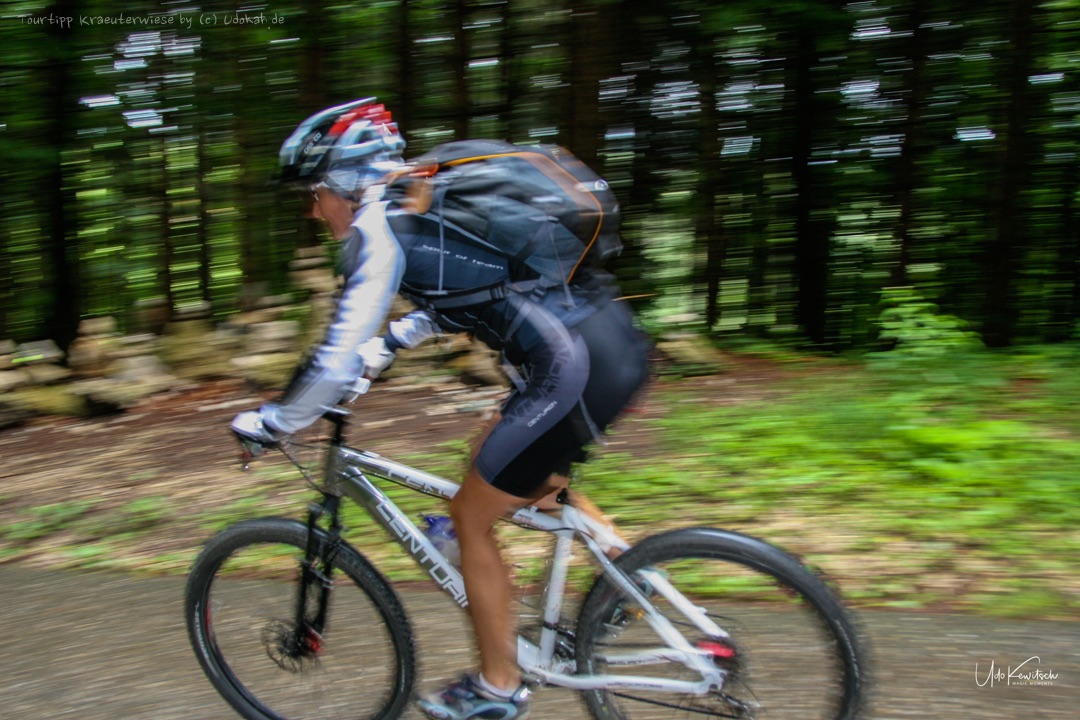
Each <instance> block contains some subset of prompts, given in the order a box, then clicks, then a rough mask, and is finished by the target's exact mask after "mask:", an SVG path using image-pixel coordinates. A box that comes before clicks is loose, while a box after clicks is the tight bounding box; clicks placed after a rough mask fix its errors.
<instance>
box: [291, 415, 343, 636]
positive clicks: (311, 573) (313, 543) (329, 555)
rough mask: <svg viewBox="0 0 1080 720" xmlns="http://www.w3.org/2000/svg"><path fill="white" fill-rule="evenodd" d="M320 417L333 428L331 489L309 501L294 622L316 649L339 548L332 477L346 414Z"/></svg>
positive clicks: (337, 501)
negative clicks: (323, 523)
mask: <svg viewBox="0 0 1080 720" xmlns="http://www.w3.org/2000/svg"><path fill="white" fill-rule="evenodd" d="M323 417H324V418H325V419H326V420H328V421H330V423H331V424H332V425H333V427H334V431H333V435H332V436H331V438H330V455H329V457H328V462H327V465H326V478H325V483H326V486H327V487H328V488H330V490H329V491H323V499H322V502H320V503H312V504H311V505H309V506H308V517H307V542H306V543H305V547H304V559H303V560H302V561H301V562H300V583H299V587H298V589H297V598H296V622H295V627H296V629H297V632H300V631H301V629H309V630H311V631H312V632H314V633H315V635H316V638H317V639H316V640H315V644H314V645H313V648H312V649H314V650H315V651H316V652H317V651H318V643H320V642H321V638H322V636H323V633H324V632H325V630H326V615H327V610H328V608H329V606H330V593H331V591H332V590H333V589H334V579H333V574H334V559H335V558H336V557H337V553H338V550H339V549H340V547H341V518H340V514H339V510H340V509H341V496H340V495H339V494H337V492H336V491H335V488H336V487H337V484H336V483H335V482H333V480H334V478H335V477H336V472H337V464H336V463H335V459H336V458H337V456H338V451H339V450H340V449H341V446H342V444H343V443H344V436H345V432H344V431H345V424H346V421H347V418H348V413H347V412H345V411H343V410H341V409H339V408H334V409H332V410H330V411H328V412H327V413H326V414H325V415H323ZM327 514H329V518H330V523H329V525H328V526H327V533H326V534H327V535H328V537H327V542H326V546H325V547H323V548H320V542H319V519H320V518H322V517H323V516H324V515H327ZM314 583H318V584H319V598H318V606H317V608H316V610H315V617H314V619H312V620H311V621H309V620H308V619H307V618H308V602H309V599H308V598H309V593H308V589H309V588H310V587H311V586H312V584H314Z"/></svg>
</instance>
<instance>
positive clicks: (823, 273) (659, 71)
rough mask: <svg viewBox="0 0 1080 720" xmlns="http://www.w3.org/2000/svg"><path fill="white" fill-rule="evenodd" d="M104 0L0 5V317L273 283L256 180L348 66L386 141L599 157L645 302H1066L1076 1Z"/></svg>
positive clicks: (274, 196)
mask: <svg viewBox="0 0 1080 720" xmlns="http://www.w3.org/2000/svg"><path fill="white" fill-rule="evenodd" d="M120 5H121V6H122V7H120V6H118V5H117V4H116V3H107V2H104V1H103V0H52V1H47V0H14V1H12V2H8V3H6V4H5V5H4V8H3V10H2V11H0V41H2V42H3V45H4V48H5V58H4V61H3V62H2V63H0V90H2V92H0V97H3V103H2V105H0V154H2V156H3V157H4V159H5V162H4V163H2V164H0V165H2V166H0V178H2V182H3V186H4V188H5V192H4V193H3V196H2V197H0V338H5V337H11V338H14V339H17V340H26V339H33V338H42V337H52V338H54V339H57V340H58V341H61V344H64V343H65V342H66V341H67V340H69V339H70V337H71V336H72V335H73V333H74V328H75V326H76V325H77V322H78V319H79V318H80V317H83V316H88V315H104V314H113V315H116V316H118V317H119V318H120V319H121V321H122V323H123V325H124V327H125V329H129V330H142V329H157V328H158V327H160V323H161V322H164V320H165V319H167V317H168V316H169V315H170V314H171V313H175V312H179V311H183V310H186V309H189V308H192V307H207V306H208V307H209V309H210V311H211V312H212V313H213V314H214V316H215V317H218V318H221V317H223V316H226V315H228V314H230V313H232V312H235V310H236V308H237V306H238V304H242V303H243V302H245V300H246V298H250V297H252V296H256V295H258V294H259V293H265V292H280V291H283V290H287V289H288V277H287V272H286V270H287V262H288V260H289V259H290V258H291V257H292V255H293V251H294V250H295V248H297V247H299V246H303V245H309V244H312V243H315V242H317V241H318V240H319V230H318V228H317V227H316V225H315V223H313V222H312V221H310V220H305V219H304V218H303V217H302V211H303V206H302V203H300V202H299V201H297V200H296V199H295V198H293V197H291V196H283V195H281V194H279V193H277V192H276V191H275V190H274V189H273V188H272V187H270V186H269V185H268V180H269V179H270V178H271V177H272V175H273V172H274V165H275V161H276V153H277V148H278V145H279V144H280V143H281V141H282V140H283V138H284V137H285V136H286V135H287V134H288V133H289V132H290V131H291V129H292V128H293V127H294V126H295V125H296V124H297V123H298V122H299V121H300V120H301V119H302V118H303V117H305V116H306V115H307V114H308V113H310V112H312V111H314V110H316V109H319V108H321V107H325V106H328V105H330V104H332V103H335V102H340V101H345V100H349V99H353V98H355V97H361V96H370V95H374V96H378V97H379V98H380V99H381V100H383V101H385V102H386V103H387V104H388V105H389V106H390V108H391V109H392V110H393V111H394V113H395V116H396V118H397V119H398V120H399V121H400V123H401V126H402V129H403V132H404V133H405V135H406V137H407V139H408V140H409V143H410V152H412V153H419V152H422V151H423V150H425V149H427V148H429V147H431V146H432V145H433V144H435V143H438V142H441V141H445V140H448V139H452V138H454V137H463V136H466V135H469V136H495V137H502V138H507V139H511V140H515V141H526V142H558V143H561V144H564V145H567V146H569V147H570V149H571V150H573V151H574V152H576V153H577V154H579V155H580V156H581V157H582V158H583V159H585V160H586V161H587V162H589V163H592V164H594V165H596V166H597V167H598V168H599V169H601V170H602V171H603V173H604V174H605V177H607V178H608V179H609V181H610V182H611V184H612V187H613V188H615V190H616V192H617V194H618V195H619V197H620V199H621V201H622V203H623V210H624V217H625V221H626V222H625V228H626V230H625V236H626V244H627V249H626V252H625V253H624V255H623V257H622V258H620V260H619V261H618V263H617V265H616V270H617V272H618V273H619V276H620V280H621V282H622V284H623V286H624V290H625V291H626V292H627V293H628V294H631V295H635V296H639V297H638V299H637V300H636V301H635V302H636V303H638V304H639V305H640V306H641V307H642V308H643V309H645V310H646V311H647V314H649V315H650V317H651V318H653V319H654V320H655V321H656V322H657V323H664V324H671V323H677V324H681V325H689V326H693V327H696V328H698V329H705V330H711V331H712V332H715V333H718V334H722V335H725V336H731V335H733V334H738V335H744V336H751V337H767V338H770V339H772V340H775V341H782V342H791V343H801V344H805V343H807V342H809V343H810V344H812V345H813V346H814V347H816V348H819V349H829V350H844V349H849V348H873V347H876V346H877V343H878V340H879V338H878V337H877V333H878V330H879V326H878V325H877V324H876V323H875V318H876V317H877V315H878V302H879V300H878V298H879V296H880V293H881V291H882V289H885V288H890V287H906V286H911V287H914V288H915V289H916V290H917V291H918V292H919V293H920V295H921V296H922V297H925V298H926V299H927V300H928V301H929V302H933V303H934V304H936V305H938V306H940V307H941V308H942V313H943V314H948V315H950V316H954V317H957V318H962V319H963V320H964V321H965V322H966V323H968V327H969V328H970V329H971V331H973V332H977V333H978V334H979V335H980V336H981V337H982V339H983V341H984V342H985V343H986V344H988V345H991V346H1002V345H1007V344H1013V343H1023V342H1032V341H1036V342H1043V341H1054V342H1058V341H1063V340H1068V339H1069V338H1070V337H1073V336H1074V333H1075V331H1076V322H1077V317H1078V315H1080V269H1078V268H1080V195H1078V193H1080V140H1078V139H1077V138H1078V137H1080V136H1078V134H1077V132H1076V129H1077V127H1078V124H1080V75H1078V72H1080V71H1078V70H1077V68H1078V67H1080V64H1078V61H1080V49H1078V48H1080V43H1078V42H1077V40H1078V39H1080V8H1078V6H1077V4H1076V3H1075V2H1041V3H983V4H981V5H963V6H959V5H955V4H944V5H941V4H938V5H932V4H930V3H928V2H926V1H925V0H903V1H901V2H898V3H882V2H878V1H877V0H872V1H871V2H860V3H849V4H846V5H845V4H839V5H838V4H834V3H825V2H808V3H807V2H781V3H780V4H778V5H774V6H770V7H769V8H768V9H763V8H762V7H761V6H760V5H759V4H755V3H750V2H735V3H724V4H715V3H714V4H705V5H702V4H701V3H692V2H689V1H688V0H673V1H672V2H669V3H664V4H661V5H650V4H648V3H637V2H630V1H629V0H616V1H610V0H587V1H586V2H580V3H571V4H567V3H563V2H549V1H547V0H511V2H506V3H450V2H446V1H445V0H389V1H388V2H379V3H360V4H355V3H354V4H330V5H325V4H323V5H320V4H317V3H313V2H309V1H307V0H260V1H258V2H252V3H246V4H244V5H243V7H240V6H238V5H236V4H235V3H232V2H224V1H223V0H207V1H206V2H202V3H199V4H195V5H191V4H189V5H183V4H181V5H177V4H175V3H162V2H160V1H159V0H131V1H130V2H126V3H122V4H120ZM50 16H53V17H68V16H70V17H72V18H73V24H72V26H70V27H62V26H58V25H57V24H55V23H54V24H48V23H47V20H48V18H49V17H50ZM122 17H126V18H127V20H125V21H124V22H122V23H121V22H96V21H95V19H102V20H111V21H116V20H117V19H118V18H122ZM240 20H248V21H257V22H244V23H240V22H238V21H240ZM245 287H246V289H245Z"/></svg>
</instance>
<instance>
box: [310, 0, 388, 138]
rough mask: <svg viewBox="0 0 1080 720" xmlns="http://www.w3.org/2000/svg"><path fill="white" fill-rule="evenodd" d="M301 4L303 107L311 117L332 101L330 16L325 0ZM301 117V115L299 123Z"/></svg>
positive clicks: (314, 0)
mask: <svg viewBox="0 0 1080 720" xmlns="http://www.w3.org/2000/svg"><path fill="white" fill-rule="evenodd" d="M403 2H404V0H403ZM300 7H301V15H300V22H299V23H298V25H299V34H300V40H301V46H300V105H301V107H300V110H301V113H302V114H303V115H304V117H308V116H310V115H313V114H314V113H316V112H318V111H319V110H322V109H323V108H324V107H326V106H327V105H329V103H328V101H327V98H326V87H327V82H326V48H327V46H328V43H326V42H324V40H325V39H326V36H325V31H324V28H325V27H326V17H325V11H324V8H323V3H321V2H319V0H302V2H301V5H300ZM301 119H303V118H297V121H296V122H297V124H298V125H299V124H300V120H301Z"/></svg>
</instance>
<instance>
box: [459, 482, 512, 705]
mask: <svg viewBox="0 0 1080 720" xmlns="http://www.w3.org/2000/svg"><path fill="white" fill-rule="evenodd" d="M527 502H528V501H527V500H525V499H523V498H520V497H517V496H515V495H511V494H510V493H506V492H503V491H502V490H499V489H497V488H495V487H493V486H492V485H490V484H489V483H488V482H487V481H486V480H484V478H483V477H482V476H481V475H480V473H479V472H478V471H477V470H476V468H475V467H473V468H471V469H470V470H469V472H468V474H467V475H466V476H465V481H464V482H463V483H462V485H461V489H460V490H459V491H458V493H457V495H456V496H455V497H454V500H453V502H451V504H450V515H451V518H452V519H453V522H454V529H455V532H456V533H457V536H458V542H460V543H461V573H462V576H463V577H464V578H465V588H466V591H467V593H468V597H469V614H470V616H471V617H472V619H473V628H474V630H475V632H476V639H477V645H478V647H479V650H480V666H481V671H482V672H483V675H484V677H485V678H486V679H487V680H488V681H489V682H491V683H492V684H493V685H495V686H497V687H499V688H503V689H512V688H515V687H517V685H518V684H520V682H521V676H520V673H519V672H518V666H517V644H516V642H515V637H514V631H515V627H516V618H515V616H514V611H513V604H512V603H513V589H512V585H511V581H510V571H509V569H508V568H507V567H506V565H505V563H504V562H503V559H502V554H501V553H500V552H499V546H498V543H497V542H496V538H495V533H494V525H495V521H496V520H498V519H499V518H500V517H502V516H504V515H509V514H511V513H513V512H514V511H515V510H517V509H518V508H520V507H522V506H524V505H525V504H526V503H527Z"/></svg>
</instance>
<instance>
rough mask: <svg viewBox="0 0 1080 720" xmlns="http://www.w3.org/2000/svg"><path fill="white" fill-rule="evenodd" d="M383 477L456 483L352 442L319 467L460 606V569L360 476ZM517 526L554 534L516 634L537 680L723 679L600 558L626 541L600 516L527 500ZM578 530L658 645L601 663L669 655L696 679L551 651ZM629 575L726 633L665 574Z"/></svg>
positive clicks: (709, 683) (628, 684) (639, 684)
mask: <svg viewBox="0 0 1080 720" xmlns="http://www.w3.org/2000/svg"><path fill="white" fill-rule="evenodd" d="M369 475H370V476H374V477H379V478H384V479H386V480H389V481H391V482H395V483H397V484H399V485H403V486H405V487H408V488H411V489H413V490H417V491H419V492H422V493H425V494H427V495H433V496H435V497H439V498H443V499H444V500H450V499H451V498H453V497H454V495H455V494H456V493H457V491H458V485H457V484H456V483H454V482H451V481H449V480H445V479H443V478H441V477H438V476H435V475H431V474H430V473H426V472H423V471H422V470H417V469H415V468H411V467H409V466H407V465H403V464H401V463H398V462H394V461H392V460H389V459H387V458H384V457H382V456H380V455H377V454H375V453H371V452H366V451H360V450H353V449H350V448H347V447H345V446H342V445H337V446H332V449H331V454H330V463H329V464H328V466H327V469H326V486H327V491H328V492H330V493H332V494H337V495H342V494H343V495H346V496H348V497H349V498H351V499H352V500H354V501H355V502H356V503H357V504H359V505H360V506H361V507H363V508H364V509H366V510H367V512H368V513H369V514H370V515H371V517H373V518H374V519H375V520H376V522H378V523H379V524H380V525H382V527H383V528H385V529H386V531H387V532H389V533H390V535H391V536H392V537H393V538H394V539H395V540H396V541H397V542H398V543H399V544H400V545H401V547H402V548H404V550H405V551H406V552H407V553H408V554H409V555H410V556H412V558H413V559H414V560H415V561H416V562H417V564H419V565H420V567H422V568H423V569H424V570H425V571H426V572H427V573H428V575H430V576H431V578H432V579H433V580H434V581H435V583H436V584H437V585H438V586H439V587H440V588H442V589H443V590H444V591H445V592H446V593H447V594H448V595H450V597H452V598H453V599H454V601H455V602H456V603H457V604H458V605H460V606H461V607H462V608H466V607H468V604H469V603H468V600H467V599H466V596H465V582H464V580H463V578H462V576H461V573H460V572H458V570H457V569H456V568H455V567H454V566H453V565H451V564H450V562H449V561H448V560H447V559H446V557H444V556H443V554H442V553H441V552H439V550H438V549H437V548H436V547H435V545H434V544H433V543H432V542H431V540H429V539H428V538H427V536H426V535H424V533H423V532H422V531H421V530H420V529H419V528H418V527H417V526H416V525H415V524H414V523H413V522H412V521H410V520H409V518H408V517H407V516H406V515H405V513H404V512H402V510H401V509H400V508H399V507H398V506H397V505H396V504H395V503H394V502H393V501H392V500H391V499H390V498H388V497H387V496H386V495H385V494H384V493H383V492H382V491H381V490H380V489H379V488H378V487H376V486H375V485H374V484H373V483H372V482H371V480H370V479H369V478H368V476H369ZM510 520H511V521H512V522H514V523H515V524H517V525H520V526H521V527H524V528H529V529H532V530H541V531H544V532H548V533H552V534H553V535H555V537H556V541H555V551H554V555H553V558H552V562H551V569H550V573H549V576H548V579H547V585H546V588H545V590H544V598H543V604H542V617H543V625H542V629H541V632H540V638H539V645H535V644H533V643H531V642H529V641H528V640H526V639H525V638H523V637H519V638H518V665H519V666H520V667H521V669H522V671H523V672H525V673H528V674H530V675H532V676H534V677H536V678H537V679H539V680H540V681H541V682H544V683H546V684H549V685H555V686H558V687H565V688H570V689H573V690H613V689H635V690H652V691H661V692H671V693H692V694H697V695H704V694H706V693H708V692H710V691H711V690H720V689H722V688H723V686H724V681H725V679H726V672H725V671H724V670H722V669H721V668H719V667H717V665H716V663H714V662H713V658H712V656H711V655H710V654H709V653H708V652H706V651H704V650H700V649H698V648H696V647H695V646H694V645H693V644H692V643H691V642H689V641H688V640H687V639H686V638H685V637H684V636H683V634H682V633H681V632H679V631H678V630H677V629H676V628H675V626H674V625H673V624H672V623H671V621H669V620H668V619H667V618H666V617H665V616H664V615H662V614H661V613H660V612H659V611H658V610H657V609H656V608H655V607H654V606H653V604H652V603H651V602H650V601H649V597H648V596H646V595H645V593H643V592H642V591H641V589H640V588H639V586H638V585H637V584H635V582H634V581H633V580H631V579H630V578H629V577H628V576H627V575H626V574H625V573H623V572H622V571H621V570H619V568H618V567H616V566H615V565H614V563H612V562H611V560H609V559H608V553H609V552H610V551H611V550H620V551H626V550H629V549H630V546H629V545H628V544H627V543H626V542H625V541H623V540H622V539H621V538H619V537H618V536H617V535H616V534H615V533H614V532H612V530H611V529H610V528H609V527H608V526H607V525H605V524H604V523H602V522H599V521H597V520H595V519H593V518H591V517H589V516H588V515H586V514H585V513H582V512H580V511H579V510H577V509H575V508H574V507H572V506H570V505H563V507H562V513H561V515H559V516H555V515H551V514H548V513H545V512H542V511H540V510H538V509H537V508H535V507H526V508H522V509H521V510H518V511H517V512H516V513H514V515H513V516H512V517H511V518H510ZM575 537H577V538H580V539H581V541H582V542H583V543H584V544H585V546H586V547H587V548H588V549H589V551H590V552H591V553H592V555H593V556H594V557H595V558H596V561H597V563H598V564H599V565H600V567H601V569H602V571H603V573H604V574H605V575H606V576H607V578H608V579H609V580H610V581H611V582H612V583H613V584H614V585H615V586H616V587H617V588H618V589H619V590H620V591H621V592H622V593H623V594H624V595H625V596H626V597H628V598H630V599H632V600H633V601H634V602H635V603H637V605H638V606H640V607H641V609H642V612H643V613H644V618H645V620H646V622H648V624H649V626H650V627H651V628H652V630H653V631H654V632H655V633H656V635H657V638H658V640H659V641H660V642H659V643H658V646H657V647H655V648H647V649H641V650H637V651H634V652H625V653H609V654H606V655H604V656H603V660H604V661H605V663H606V664H607V666H608V667H620V666H627V667H629V666H647V665H658V664H665V663H672V662H677V663H681V664H683V665H685V666H686V667H687V668H689V669H691V670H694V671H696V672H697V673H698V674H699V675H700V679H699V680H689V681H688V680H675V679H667V678H656V677H647V676H637V675H578V674H576V663H575V661H574V660H573V659H566V658H558V657H556V654H555V648H556V642H557V639H558V630H557V628H556V624H557V622H558V620H559V617H560V612H561V608H562V603H563V598H564V596H565V592H566V577H567V572H568V569H569V564H570V553H571V546H572V544H573V541H574V538H575ZM637 576H638V577H639V578H640V579H641V581H643V582H644V583H647V585H648V587H650V588H651V589H652V592H653V593H655V596H659V597H662V598H664V599H665V600H667V601H668V603H670V605H671V607H672V608H674V609H675V610H678V611H679V613H680V614H682V615H683V616H684V617H685V618H686V619H687V621H689V623H690V624H692V625H693V626H694V627H695V628H697V630H698V631H699V632H700V633H702V634H703V635H705V636H707V637H711V638H726V637H728V634H727V633H726V632H724V630H722V629H721V628H720V627H719V626H717V625H716V623H714V622H713V621H712V620H711V619H710V618H709V617H708V615H707V613H706V612H705V611H704V610H703V609H701V608H699V607H698V606H696V605H694V604H693V603H692V602H691V601H690V600H689V599H687V598H686V597H685V596H684V595H683V594H682V593H680V592H679V591H678V590H677V589H676V588H675V587H674V586H672V585H671V583H670V582H668V581H667V579H666V577H665V576H664V575H663V574H662V573H660V572H657V571H655V570H651V569H647V568H646V569H642V570H639V571H638V573H637Z"/></svg>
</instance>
